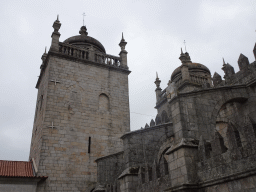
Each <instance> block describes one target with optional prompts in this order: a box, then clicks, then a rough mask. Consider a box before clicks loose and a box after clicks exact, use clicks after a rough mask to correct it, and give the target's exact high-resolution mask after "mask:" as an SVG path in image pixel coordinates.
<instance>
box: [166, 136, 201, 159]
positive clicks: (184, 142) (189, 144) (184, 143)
mask: <svg viewBox="0 0 256 192" xmlns="http://www.w3.org/2000/svg"><path fill="white" fill-rule="evenodd" d="M193 141H196V140H194V139H185V138H182V139H181V141H180V142H179V143H178V144H176V145H172V147H171V148H170V149H168V150H167V151H166V153H165V154H166V155H169V154H171V153H173V152H174V151H177V150H178V149H180V148H198V144H195V143H193Z"/></svg>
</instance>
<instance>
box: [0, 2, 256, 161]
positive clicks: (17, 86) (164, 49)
mask: <svg viewBox="0 0 256 192" xmlns="http://www.w3.org/2000/svg"><path fill="white" fill-rule="evenodd" d="M255 9H256V1H255V0H238V1H235V0H232V1H231V0H230V1H228V0H226V1H223V0H220V1H217V0H214V1H213V0H212V1H207V0H203V1H199V0H198V1H196V0H194V1H191V0H187V1H185V0H176V1H174V0H166V1H164V0H162V1H159V0H158V1H157V0H148V1H146V0H145V1H143V0H141V1H140V0H129V1H128V0H127V1H124V0H119V1H118V0H116V1H115V0H112V1H110V0H108V1H106V0H90V1H88V0H81V1H78V0H72V1H64V0H59V1H57V0H43V1H39V0H37V1H32V0H30V1H29V0H27V1H20V0H18V1H13V0H10V1H3V0H2V1H1V2H0V24H1V30H0V59H1V63H0V66H1V69H0V90H1V96H0V159H2V160H28V155H29V147H30V140H31V135H32V127H33V118H34V111H35V105H36V95H37V89H35V85H36V82H37V78H38V77H37V76H38V75H39V67H40V65H41V55H42V54H43V52H44V49H45V46H47V48H49V47H50V43H51V34H52V32H53V28H52V24H53V22H54V21H55V20H56V16H57V14H59V19H60V22H61V24H62V26H61V28H60V33H61V37H60V41H64V40H65V39H67V38H68V37H70V36H74V35H78V34H79V33H78V32H79V29H80V27H81V26H82V23H83V17H82V13H83V12H85V14H86V17H85V25H86V27H87V29H88V33H89V34H88V35H89V36H92V37H94V38H96V39H97V40H99V41H100V42H101V43H102V44H103V45H104V47H105V49H106V51H107V53H108V54H112V55H118V53H119V52H120V47H119V46H118V43H119V42H120V39H121V33H122V32H124V38H125V40H126V41H127V42H128V44H127V46H126V50H127V51H128V65H129V68H130V70H131V71H132V73H131V74H130V75H129V92H130V111H131V130H135V129H139V128H140V127H141V126H143V127H144V126H145V124H146V123H149V122H150V120H151V118H154V117H155V116H156V109H154V106H155V103H156V100H155V84H154V81H155V76H156V71H157V72H158V74H159V78H160V79H161V81H162V83H161V87H162V88H163V89H164V88H165V87H166V86H167V82H168V81H169V79H170V76H171V73H172V71H173V70H174V69H175V68H177V67H178V66H179V65H180V64H181V63H180V61H179V59H178V58H179V55H180V48H181V47H184V44H183V41H184V40H186V42H187V43H186V45H187V51H188V52H189V54H190V57H191V60H192V61H193V62H198V63H202V64H204V65H206V66H207V67H208V68H209V69H210V70H211V73H212V75H213V73H214V72H215V71H217V72H218V73H219V74H221V75H222V76H223V72H222V70H221V67H222V57H224V58H225V60H226V62H228V63H230V64H231V65H233V66H234V68H235V71H236V72H237V71H238V65H237V59H238V57H239V54H240V53H243V54H244V55H246V56H247V57H248V58H249V61H250V62H253V61H254V60H255V59H254V57H253V53H252V50H253V47H254V44H255V41H256V32H255V30H256V10H255ZM138 113H139V114H138ZM140 114H143V115H140Z"/></svg>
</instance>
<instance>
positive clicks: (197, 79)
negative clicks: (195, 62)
mask: <svg viewBox="0 0 256 192" xmlns="http://www.w3.org/2000/svg"><path fill="white" fill-rule="evenodd" d="M190 81H192V82H194V83H198V84H204V83H207V82H208V81H207V78H205V77H202V76H196V75H190Z"/></svg>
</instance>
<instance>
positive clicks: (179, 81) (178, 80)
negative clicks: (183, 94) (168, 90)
mask: <svg viewBox="0 0 256 192" xmlns="http://www.w3.org/2000/svg"><path fill="white" fill-rule="evenodd" d="M181 81H182V77H179V78H178V79H177V80H176V81H175V85H176V87H178V86H180V84H181Z"/></svg>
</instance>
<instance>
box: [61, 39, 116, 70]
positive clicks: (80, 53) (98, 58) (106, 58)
mask: <svg viewBox="0 0 256 192" xmlns="http://www.w3.org/2000/svg"><path fill="white" fill-rule="evenodd" d="M59 52H60V53H62V54H65V55H69V56H71V57H75V58H79V59H83V60H88V61H93V62H96V63H101V64H106V65H111V66H115V67H121V58H120V57H117V56H113V55H108V54H105V53H100V52H96V51H92V50H89V49H83V48H81V47H77V46H74V45H69V44H65V43H59Z"/></svg>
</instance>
